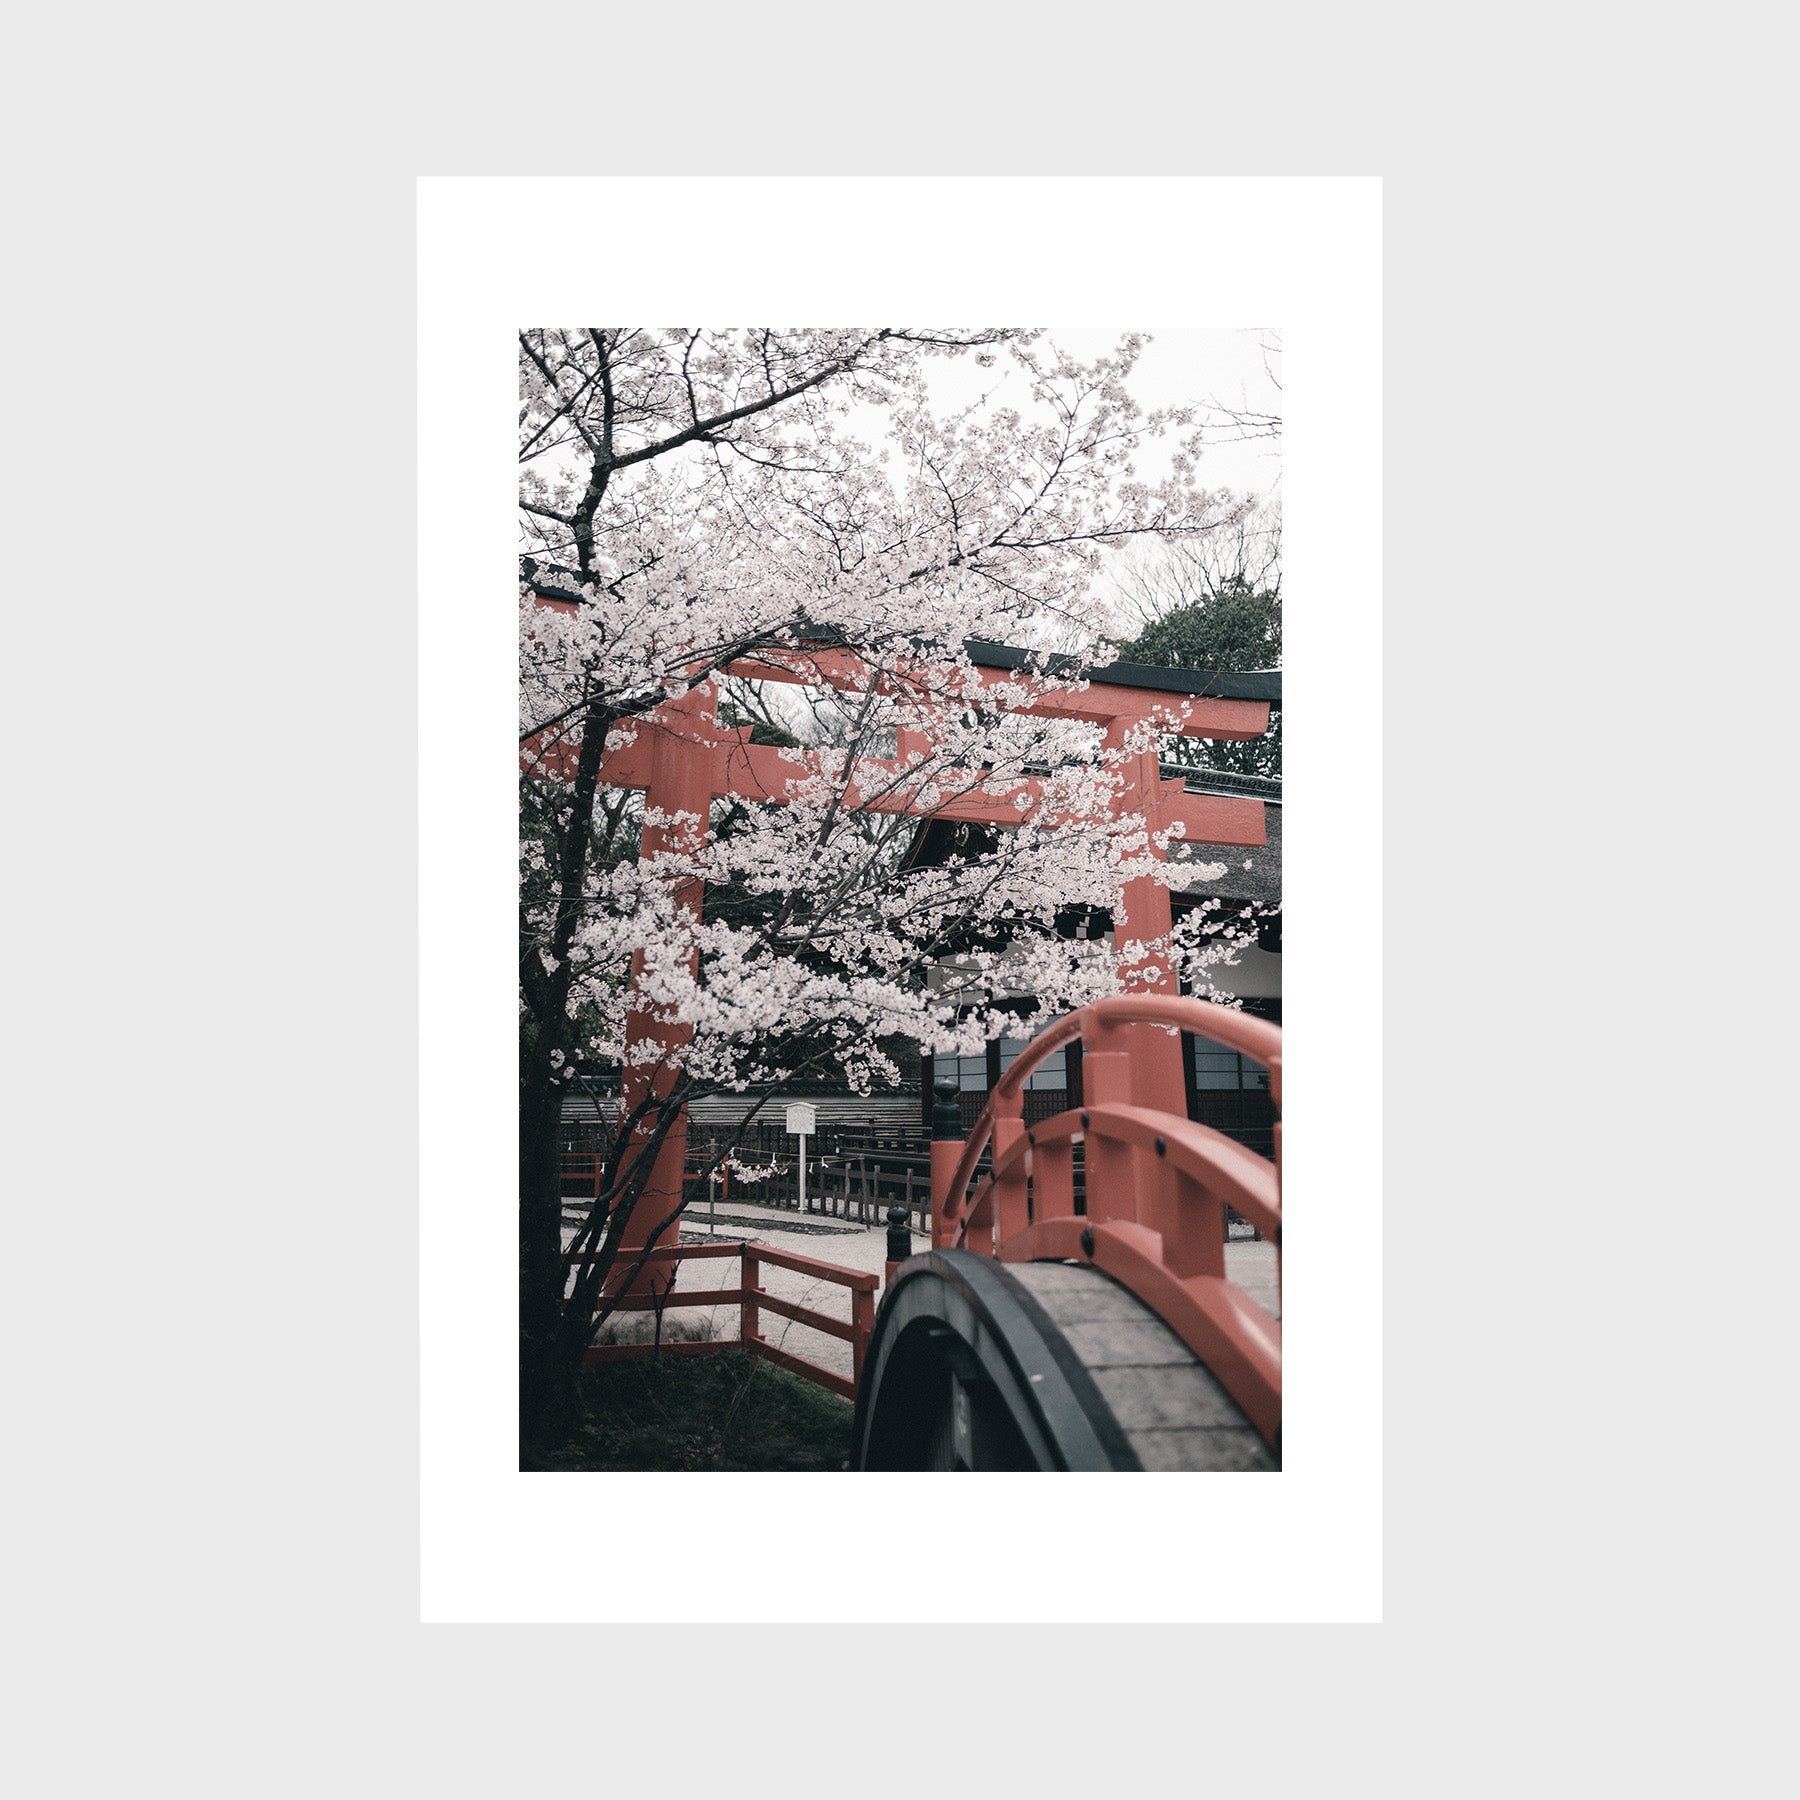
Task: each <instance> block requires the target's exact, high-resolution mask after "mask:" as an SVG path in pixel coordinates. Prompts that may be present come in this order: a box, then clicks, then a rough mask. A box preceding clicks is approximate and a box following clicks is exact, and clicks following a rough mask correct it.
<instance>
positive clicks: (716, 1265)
mask: <svg viewBox="0 0 1800 1800" xmlns="http://www.w3.org/2000/svg"><path fill="white" fill-rule="evenodd" d="M797 1227H798V1229H797ZM571 1235H572V1234H568V1233H566V1234H565V1241H567V1238H568V1237H569V1236H571ZM712 1235H713V1234H712V1233H710V1232H709V1230H708V1221H707V1210H706V1208H705V1207H704V1206H695V1207H690V1208H689V1210H688V1212H687V1213H686V1214H685V1215H684V1216H683V1218H682V1222H681V1241H682V1242H683V1243H684V1244H685V1243H706V1242H708V1241H709V1239H710V1237H711V1236H712ZM716 1235H717V1237H718V1239H719V1241H721V1242H727V1241H730V1242H737V1243H744V1242H749V1243H755V1244H766V1245H768V1246H769V1247H770V1248H771V1249H774V1250H786V1251H789V1252H791V1253H792V1254H793V1255H795V1256H808V1257H811V1258H812V1259H813V1260H814V1261H815V1262H826V1263H835V1264H836V1265H837V1266H838V1267H839V1268H846V1269H862V1270H866V1271H868V1272H870V1273H873V1274H875V1275H878V1276H879V1275H880V1274H881V1273H882V1272H883V1271H884V1269H885V1268H886V1266H887V1227H886V1226H885V1225H883V1226H880V1227H875V1226H862V1225H855V1224H845V1223H844V1221H842V1220H841V1219H829V1220H827V1219H821V1218H815V1217H814V1216H813V1215H811V1214H807V1215H805V1216H804V1218H802V1216H801V1215H798V1214H796V1213H795V1212H794V1211H793V1209H792V1208H791V1207H790V1208H777V1207H754V1206H745V1205H743V1204H741V1203H740V1202H738V1201H735V1200H734V1201H733V1202H732V1203H731V1206H730V1207H729V1209H726V1208H721V1209H720V1212H719V1219H718V1229H717V1234H716ZM912 1242H913V1250H914V1252H915V1253H917V1252H919V1251H921V1250H929V1249H930V1248H931V1240H930V1238H929V1237H927V1236H926V1235H925V1233H923V1232H920V1231H915V1232H914V1233H913V1234H912ZM1225 1270H1226V1273H1227V1274H1228V1275H1230V1277H1231V1279H1232V1280H1233V1281H1235V1282H1236V1283H1237V1284H1238V1285H1239V1286H1240V1287H1241V1288H1243V1289H1244V1291H1245V1292H1246V1293H1247V1294H1249V1296H1250V1297H1251V1299H1253V1300H1255V1301H1257V1302H1258V1303H1259V1304H1261V1305H1263V1306H1266V1307H1267V1308H1268V1309H1269V1311H1270V1312H1272V1313H1274V1314H1275V1315H1276V1316H1277V1317H1279V1316H1280V1312H1281V1304H1280V1299H1279V1297H1278V1295H1277V1292H1276V1280H1275V1246H1274V1245H1273V1244H1267V1243H1263V1242H1262V1241H1261V1240H1260V1239H1255V1238H1249V1239H1244V1240H1242V1241H1239V1240H1236V1239H1233V1240H1232V1241H1231V1242H1229V1243H1228V1244H1226V1246H1225ZM726 1271H729V1273H727V1272H726ZM736 1278H737V1265H736V1264H735V1263H733V1262H731V1261H729V1260H728V1259H726V1258H724V1257H721V1258H719V1259H718V1260H717V1261H716V1262H715V1261H713V1260H712V1259H710V1258H706V1259H701V1260H698V1261H692V1262H688V1263H685V1264H684V1265H683V1266H682V1272H681V1278H680V1280H679V1282H678V1283H677V1284H676V1289H675V1291H676V1293H677V1294H678V1295H679V1294H680V1293H682V1292H683V1291H684V1290H685V1291H687V1292H689V1293H692V1292H695V1291H697V1290H698V1291H704V1290H705V1289H707V1288H719V1287H729V1286H733V1285H735V1282H736ZM762 1286H763V1288H764V1289H765V1290H766V1291H767V1292H769V1293H771V1294H775V1295H777V1296H778V1297H779V1298H781V1299H783V1300H791V1301H793V1302H794V1303H795V1304H796V1305H799V1306H804V1307H807V1308H808V1309H809V1310H811V1311H813V1312H820V1313H824V1314H825V1315H826V1316H827V1317H828V1318H833V1319H842V1320H843V1321H844V1322H845V1323H846V1324H848V1323H849V1320H850V1290H849V1289H848V1288H846V1287H840V1286H839V1285H838V1284H837V1283H836V1282H834V1281H826V1280H823V1279H820V1278H818V1277H815V1276H810V1275H802V1274H799V1273H797V1272H796V1271H795V1270H792V1269H781V1268H777V1267H775V1266H774V1265H773V1264H772V1263H765V1264H763V1266H762ZM875 1298H876V1303H877V1305H879V1304H880V1299H881V1295H880V1291H879V1290H877V1292H876V1296H875ZM647 1316H648V1315H646V1314H643V1313H638V1314H625V1315H615V1316H614V1321H611V1322H609V1324H610V1323H618V1324H619V1325H620V1326H621V1332H620V1335H631V1336H635V1335H637V1334H638V1333H639V1332H640V1331H642V1330H643V1329H644V1327H643V1325H642V1324H641V1323H640V1321H643V1320H644V1319H646V1318H647ZM739 1319H740V1313H739V1308H738V1305H737V1302H735V1301H733V1302H731V1303H730V1304H729V1305H726V1306H712V1307H695V1308H680V1309H677V1310H676V1311H674V1312H668V1313H665V1314H664V1318H663V1336H664V1340H665V1341H669V1340H671V1339H674V1338H677V1337H682V1338H693V1337H705V1338H715V1339H719V1338H724V1339H732V1340H735V1339H736V1338H737V1335H738V1325H739ZM677 1321H679V1323H677ZM761 1331H762V1335H763V1337H764V1338H765V1339H766V1340H767V1341H768V1342H769V1343H771V1344H774V1345H775V1346H776V1347H777V1348H779V1349H782V1350H786V1351H787V1352H788V1353H789V1354H790V1355H793V1356H803V1357H805V1358H806V1360H807V1361H808V1362H813V1363H817V1364H818V1365H819V1366H820V1367H821V1368H824V1369H829V1370H831V1371H832V1372H833V1373H834V1374H837V1375H842V1376H844V1377H845V1378H846V1379H848V1378H849V1375H850V1364H851V1357H850V1346H849V1345H848V1344H847V1343H845V1342H843V1340H842V1339H840V1338H834V1337H830V1336H828V1335H827V1334H826V1333H824V1332H822V1331H816V1330H814V1329H813V1327H811V1326H810V1325H801V1324H799V1323H797V1322H796V1321H794V1320H792V1319H784V1318H782V1317H781V1316H780V1315H779V1314H776V1313H772V1312H764V1313H763V1315H762V1325H761ZM607 1337H608V1333H607V1332H606V1331H603V1332H602V1334H601V1341H602V1342H605V1341H607Z"/></svg>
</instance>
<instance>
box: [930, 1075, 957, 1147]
mask: <svg viewBox="0 0 1800 1800" xmlns="http://www.w3.org/2000/svg"><path fill="white" fill-rule="evenodd" d="M931 1091H932V1093H933V1095H934V1096H935V1097H936V1100H935V1104H934V1105H933V1106H932V1109H931V1135H932V1138H933V1140H934V1141H935V1140H937V1139H940V1138H960V1137H961V1136H962V1134H963V1126H962V1098H961V1096H962V1089H961V1088H960V1087H959V1086H958V1085H957V1084H956V1083H955V1082H954V1081H936V1082H933V1083H932V1086H931Z"/></svg>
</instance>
